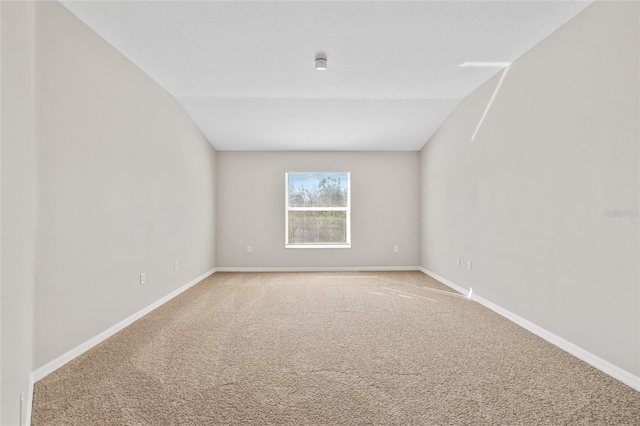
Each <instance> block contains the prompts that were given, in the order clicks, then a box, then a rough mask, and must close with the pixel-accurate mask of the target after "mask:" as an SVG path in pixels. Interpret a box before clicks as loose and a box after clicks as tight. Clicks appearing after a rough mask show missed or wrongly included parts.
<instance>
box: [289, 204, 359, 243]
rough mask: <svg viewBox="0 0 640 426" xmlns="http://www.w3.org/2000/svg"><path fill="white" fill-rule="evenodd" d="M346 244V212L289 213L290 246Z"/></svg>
mask: <svg viewBox="0 0 640 426" xmlns="http://www.w3.org/2000/svg"><path fill="white" fill-rule="evenodd" d="M346 242H347V212H346V211H337V212H326V211H290V212H289V244H314V243H319V244H335V243H342V244H344V243H346Z"/></svg>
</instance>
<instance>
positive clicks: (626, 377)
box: [420, 267, 640, 391]
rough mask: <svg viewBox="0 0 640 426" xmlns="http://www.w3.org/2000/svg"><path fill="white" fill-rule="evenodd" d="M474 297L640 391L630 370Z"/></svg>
mask: <svg viewBox="0 0 640 426" xmlns="http://www.w3.org/2000/svg"><path fill="white" fill-rule="evenodd" d="M420 270H421V271H422V272H424V273H425V274H427V275H429V276H430V277H432V278H434V279H436V280H438V281H440V282H441V283H443V284H444V285H446V286H448V287H451V288H452V289H454V290H456V291H458V292H460V293H462V294H468V293H469V291H468V290H466V289H464V288H463V287H461V286H459V285H457V284H455V283H453V282H451V281H449V280H447V279H445V278H443V277H441V276H439V275H437V274H435V273H433V272H431V271H429V270H427V269H425V268H422V267H421V268H420ZM472 299H473V300H474V301H476V302H478V303H480V304H481V305H483V306H485V307H486V308H489V309H491V310H492V311H494V312H495V313H497V314H499V315H502V316H503V317H505V318H506V319H508V320H509V321H511V322H514V323H516V324H518V325H519V326H520V327H522V328H524V329H526V330H528V331H530V332H531V333H533V334H535V335H536V336H538V337H541V338H543V339H544V340H546V341H547V342H549V343H551V344H553V345H555V346H557V347H559V348H560V349H562V350H564V351H566V352H568V353H570V354H571V355H573V356H575V357H576V358H578V359H580V360H582V361H584V362H586V363H587V364H589V365H591V366H593V367H595V368H597V369H598V370H600V371H602V372H603V373H606V374H608V375H609V376H611V377H613V378H614V379H617V380H619V381H621V382H622V383H624V384H625V385H627V386H629V387H631V388H633V389H635V390H637V391H640V377H638V376H636V375H634V374H631V373H629V372H628V371H626V370H624V369H622V368H620V367H618V366H616V365H614V364H612V363H610V362H609V361H605V360H604V359H602V358H600V357H598V356H596V355H594V354H592V353H591V352H589V351H587V350H585V349H583V348H581V347H580V346H578V345H575V344H573V343H571V342H569V341H568V340H565V339H563V338H562V337H560V336H557V335H555V334H553V333H552V332H550V331H548V330H546V329H544V328H542V327H540V326H538V325H536V324H534V323H532V322H531V321H529V320H527V319H524V318H522V317H521V316H518V315H516V314H514V313H513V312H511V311H509V310H507V309H505V308H503V307H501V306H499V305H496V304H495V303H493V302H490V301H489V300H486V299H484V298H483V297H480V296H478V295H477V294H475V293H474V294H473V296H472Z"/></svg>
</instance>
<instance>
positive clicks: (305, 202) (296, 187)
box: [289, 173, 349, 207]
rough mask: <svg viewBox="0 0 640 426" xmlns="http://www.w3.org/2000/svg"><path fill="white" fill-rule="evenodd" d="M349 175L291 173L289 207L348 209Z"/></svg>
mask: <svg viewBox="0 0 640 426" xmlns="http://www.w3.org/2000/svg"><path fill="white" fill-rule="evenodd" d="M348 179H349V177H348V174H347V173H289V207H347V199H348V194H347V191H348V183H349V182H348Z"/></svg>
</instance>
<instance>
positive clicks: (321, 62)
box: [316, 56, 327, 71]
mask: <svg viewBox="0 0 640 426" xmlns="http://www.w3.org/2000/svg"><path fill="white" fill-rule="evenodd" d="M326 70H327V58H325V57H324V56H318V57H317V58H316V71H326Z"/></svg>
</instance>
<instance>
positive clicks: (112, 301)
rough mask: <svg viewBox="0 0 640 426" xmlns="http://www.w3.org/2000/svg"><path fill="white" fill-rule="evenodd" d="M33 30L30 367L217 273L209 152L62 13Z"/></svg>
mask: <svg viewBox="0 0 640 426" xmlns="http://www.w3.org/2000/svg"><path fill="white" fill-rule="evenodd" d="M36 23H37V41H36V42H37V48H38V56H37V76H36V81H37V84H38V100H39V115H38V125H39V129H38V132H39V138H38V139H39V140H38V150H39V151H38V154H39V210H38V268H37V273H38V277H37V280H38V283H37V288H36V314H35V339H36V341H35V343H36V345H35V367H36V368H37V367H40V366H42V365H43V364H45V363H47V362H48V361H51V360H52V359H54V358H55V357H57V356H59V355H61V354H63V353H65V352H66V351H68V350H70V349H72V348H74V347H75V346H77V345H78V344H80V343H83V342H84V341H86V340H87V339H89V338H91V337H93V336H95V335H96V334H98V333H100V332H101V331H103V330H105V329H107V328H108V327H110V326H112V325H114V324H116V323H117V322H119V321H120V320H122V319H124V318H126V317H127V316H129V315H131V314H133V313H134V312H137V311H138V310H140V309H142V308H144V307H146V306H148V305H149V304H151V303H152V302H155V301H156V300H158V299H160V298H161V297H163V296H165V295H166V294H168V293H170V292H171V291H173V290H175V289H176V288H178V287H180V286H182V285H184V284H186V283H188V282H189V281H191V280H192V279H194V278H195V277H198V276H199V275H201V274H203V273H205V272H207V271H208V270H210V269H212V268H213V267H214V266H215V263H214V262H215V151H214V150H213V148H212V147H211V145H210V144H209V143H208V142H207V141H206V139H205V138H204V137H203V136H202V134H201V133H200V131H199V130H198V129H197V128H196V127H195V125H194V124H193V123H192V121H191V120H190V119H189V118H188V116H187V115H186V114H185V113H184V111H183V110H182V108H181V106H180V105H179V104H178V102H177V101H176V100H175V99H174V98H173V97H172V96H170V95H169V94H168V93H167V92H166V91H165V90H163V89H162V88H160V86H158V84H156V83H155V82H154V81H153V80H151V79H150V78H149V77H148V76H147V75H146V74H144V73H143V72H141V71H140V70H139V69H138V68H137V67H136V66H135V65H133V64H132V63H131V62H130V61H128V60H127V59H125V58H124V57H123V56H122V55H121V54H120V53H119V52H117V51H116V50H115V49H113V48H112V47H111V46H110V45H109V44H107V43H106V42H105V41H104V40H103V39H102V38H100V37H99V36H98V35H96V34H95V33H94V32H93V31H91V30H90V29H89V28H88V27H86V26H85V25H84V24H83V23H82V22H81V21H79V20H78V19H77V18H76V17H75V16H73V15H72V14H71V13H70V12H69V11H68V10H67V9H65V8H64V7H63V6H61V5H60V4H58V3H57V2H40V3H38V4H37V7H36ZM176 260H177V261H178V262H179V269H178V270H177V271H174V267H173V265H174V261H176ZM143 272H144V273H146V284H144V285H140V284H139V274H140V273H143Z"/></svg>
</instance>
